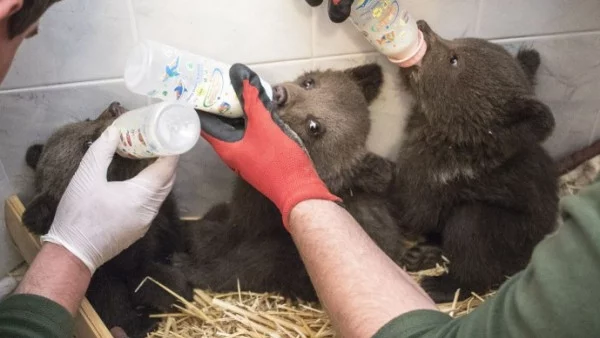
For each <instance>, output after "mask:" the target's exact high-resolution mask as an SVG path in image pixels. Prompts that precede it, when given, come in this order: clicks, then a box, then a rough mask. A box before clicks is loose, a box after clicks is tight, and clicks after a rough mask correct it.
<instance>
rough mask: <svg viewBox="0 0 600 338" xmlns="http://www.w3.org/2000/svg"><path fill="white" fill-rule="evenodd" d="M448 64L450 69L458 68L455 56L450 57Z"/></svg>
mask: <svg viewBox="0 0 600 338" xmlns="http://www.w3.org/2000/svg"><path fill="white" fill-rule="evenodd" d="M450 64H451V65H452V67H457V66H458V56H456V54H452V56H451V57H450Z"/></svg>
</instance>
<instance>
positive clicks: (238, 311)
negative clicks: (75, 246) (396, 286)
mask: <svg viewBox="0 0 600 338" xmlns="http://www.w3.org/2000/svg"><path fill="white" fill-rule="evenodd" d="M599 173H600V156H597V157H594V158H592V159H590V160H588V161H586V162H585V163H583V164H581V165H580V166H578V167H577V168H575V169H574V170H572V171H570V172H568V173H567V174H565V175H563V176H562V177H561V179H560V183H559V189H560V195H561V196H567V195H573V194H576V193H577V192H579V190H581V189H582V188H583V187H585V186H587V185H589V184H590V183H592V182H593V181H594V179H595V178H596V177H597V176H598V174H599ZM446 271H447V267H446V266H437V267H436V268H435V269H431V270H425V271H420V272H417V273H413V274H411V276H412V277H413V278H414V279H415V280H417V281H419V280H420V279H421V278H422V277H423V276H438V275H442V274H444V273H446ZM146 282H148V283H155V282H156V281H153V280H151V279H149V280H148V281H146ZM238 289H239V288H238ZM165 290H166V289H165ZM167 292H169V291H167ZM173 295H174V296H175V297H176V298H177V299H178V301H177V303H176V304H175V305H173V313H168V314H157V315H155V316H154V317H155V318H162V319H163V320H162V321H161V323H160V325H159V327H158V329H157V330H156V331H154V332H152V333H150V334H149V335H148V337H177V338H188V337H282V338H284V337H322V338H328V337H335V336H336V334H335V332H334V330H333V328H332V327H331V323H330V321H329V319H328V317H327V314H326V313H325V312H324V311H323V309H322V308H321V306H320V305H319V304H314V303H307V302H300V301H293V300H290V299H286V298H283V297H281V296H278V295H276V294H269V293H252V292H244V291H242V290H238V291H237V292H231V293H224V294H216V293H211V292H208V291H204V290H195V295H194V299H193V301H192V302H187V301H186V300H185V299H183V298H181V297H179V296H177V295H175V294H173ZM493 295H494V292H491V293H489V294H487V295H475V294H473V295H471V297H470V298H468V299H466V300H464V301H460V302H458V301H454V302H452V303H448V304H438V307H439V309H440V310H441V311H442V312H445V313H448V314H449V315H450V316H452V317H454V318H457V317H460V316H463V315H465V314H467V313H469V312H471V311H472V310H474V309H475V308H477V307H478V306H480V305H481V304H483V303H484V302H485V301H486V300H487V299H488V298H490V297H493ZM456 299H458V294H457V297H456Z"/></svg>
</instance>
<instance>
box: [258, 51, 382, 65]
mask: <svg viewBox="0 0 600 338" xmlns="http://www.w3.org/2000/svg"><path fill="white" fill-rule="evenodd" d="M377 55H379V52H363V53H351V54H333V55H325V56H319V57H313V58H296V59H287V60H275V61H266V62H254V63H248V66H264V65H272V64H284V63H292V62H299V61H311V60H313V61H314V60H332V59H337V58H346V57H347V58H353V57H360V56H377Z"/></svg>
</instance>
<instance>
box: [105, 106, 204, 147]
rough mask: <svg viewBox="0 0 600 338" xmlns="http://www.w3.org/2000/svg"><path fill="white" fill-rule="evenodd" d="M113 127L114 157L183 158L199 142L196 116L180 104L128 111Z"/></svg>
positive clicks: (192, 110) (198, 124)
mask: <svg viewBox="0 0 600 338" xmlns="http://www.w3.org/2000/svg"><path fill="white" fill-rule="evenodd" d="M113 126H115V127H116V128H117V129H118V130H119V138H120V139H119V145H118V147H117V154H119V155H121V156H122V157H126V158H133V159H141V158H153V157H158V156H166V155H179V154H183V153H185V152H187V151H188V150H190V149H192V148H193V147H194V145H195V144H196V142H198V139H199V138H200V118H198V113H196V111H195V110H194V108H192V107H190V106H189V105H188V104H184V103H180V102H161V103H158V104H154V105H151V106H147V107H143V108H139V109H135V110H131V111H128V112H126V113H124V114H123V115H121V116H119V117H118V118H117V119H116V120H115V121H114V122H113Z"/></svg>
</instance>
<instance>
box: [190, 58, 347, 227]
mask: <svg viewBox="0 0 600 338" xmlns="http://www.w3.org/2000/svg"><path fill="white" fill-rule="evenodd" d="M229 75H230V77H231V84H232V85H233V88H234V89H235V91H236V93H237V96H238V98H239V100H240V103H241V104H242V107H243V109H244V119H243V121H240V120H238V121H237V122H240V123H237V126H236V124H235V120H228V119H226V118H222V117H219V116H217V115H213V114H208V113H204V112H200V113H199V114H200V119H201V121H202V137H204V138H205V139H206V140H207V141H208V142H209V143H210V144H211V145H212V146H213V148H214V149H215V151H216V152H217V154H219V156H220V157H221V158H222V159H223V161H224V162H225V163H226V164H227V165H228V166H229V167H230V168H232V169H233V170H234V171H235V172H236V173H238V174H239V175H240V176H241V177H242V178H243V179H244V180H246V182H248V183H250V184H251V185H252V186H254V188H256V189H257V190H258V191H260V192H261V193H262V194H263V195H265V196H266V197H267V198H269V199H270V200H271V201H272V202H273V203H275V205H276V206H277V208H279V211H281V215H282V216H283V223H284V225H285V226H286V228H288V220H289V214H290V212H291V210H292V208H293V207H295V206H296V204H298V203H300V202H302V201H305V200H308V199H322V200H330V201H340V199H339V197H336V196H335V195H333V194H331V193H330V192H329V189H327V186H325V183H323V181H321V179H320V178H319V175H318V174H317V172H316V170H315V168H314V166H313V164H312V162H311V160H310V158H309V157H308V155H307V153H306V152H305V151H304V150H303V149H302V147H301V145H302V142H301V141H300V138H298V136H297V135H296V133H294V132H293V131H292V130H291V129H290V128H289V127H288V126H287V125H286V124H284V123H283V122H282V121H281V119H280V118H279V116H278V115H277V114H275V113H272V112H270V111H269V109H268V108H267V107H274V105H273V104H272V102H271V100H270V99H269V97H268V96H267V95H266V94H265V90H264V88H263V87H262V85H261V83H260V78H259V77H258V75H256V74H255V73H254V72H253V71H252V70H250V69H249V68H248V67H246V66H244V65H241V64H236V65H233V66H232V67H231V70H230V71H229ZM288 229H289V228H288Z"/></svg>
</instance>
